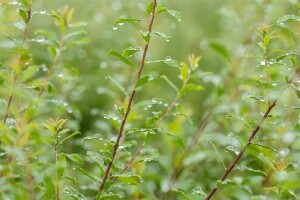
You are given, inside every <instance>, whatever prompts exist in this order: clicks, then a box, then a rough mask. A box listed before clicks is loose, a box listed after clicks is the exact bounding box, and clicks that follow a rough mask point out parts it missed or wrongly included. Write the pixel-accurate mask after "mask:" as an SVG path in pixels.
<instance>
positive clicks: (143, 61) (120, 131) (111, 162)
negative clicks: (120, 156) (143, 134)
mask: <svg viewBox="0 0 300 200" xmlns="http://www.w3.org/2000/svg"><path fill="white" fill-rule="evenodd" d="M156 5H157V0H153V9H152V15H151V20H150V23H149V26H148V32H149V34H151V32H152V26H153V22H154V18H155V10H156ZM149 42H150V40H149V41H148V42H147V43H146V45H145V47H144V50H143V57H142V62H141V65H140V68H139V70H138V73H137V78H136V81H135V84H134V87H133V90H132V92H131V95H130V97H129V101H128V104H127V108H126V112H125V115H124V118H123V120H122V123H121V126H120V129H119V134H118V137H117V140H116V142H115V145H114V149H113V153H112V159H111V161H110V162H109V164H108V166H107V168H106V171H105V174H104V177H103V180H102V182H101V184H100V186H99V189H98V192H101V191H102V189H103V187H104V185H105V183H106V181H107V179H108V176H109V173H110V170H111V167H112V164H113V162H114V160H115V157H116V154H117V150H118V147H119V143H120V140H121V138H122V136H123V131H124V127H125V124H126V121H127V118H128V115H129V112H130V109H131V105H132V103H133V98H134V96H135V92H136V86H137V83H138V80H139V79H140V77H141V74H142V72H143V69H144V66H145V61H146V55H147V52H148V47H149Z"/></svg>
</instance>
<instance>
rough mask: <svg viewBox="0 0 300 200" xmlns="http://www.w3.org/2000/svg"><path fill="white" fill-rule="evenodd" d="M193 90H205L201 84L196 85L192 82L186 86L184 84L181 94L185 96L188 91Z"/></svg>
mask: <svg viewBox="0 0 300 200" xmlns="http://www.w3.org/2000/svg"><path fill="white" fill-rule="evenodd" d="M191 90H198V91H201V90H204V88H203V87H202V86H201V85H195V84H192V83H191V84H187V85H186V86H184V87H183V88H182V89H181V90H180V92H179V95H180V96H183V95H184V94H185V93H186V92H188V91H191Z"/></svg>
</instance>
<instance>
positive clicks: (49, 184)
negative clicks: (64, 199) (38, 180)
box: [43, 175, 55, 199]
mask: <svg viewBox="0 0 300 200" xmlns="http://www.w3.org/2000/svg"><path fill="white" fill-rule="evenodd" d="M43 184H44V187H45V197H46V199H53V198H54V196H55V185H54V182H53V177H52V176H49V175H46V176H45V177H44V180H43Z"/></svg>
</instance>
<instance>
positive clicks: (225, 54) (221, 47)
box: [209, 42, 231, 61]
mask: <svg viewBox="0 0 300 200" xmlns="http://www.w3.org/2000/svg"><path fill="white" fill-rule="evenodd" d="M209 47H210V48H212V49H213V50H215V51H216V52H217V53H219V54H220V55H222V56H223V57H224V58H225V59H226V60H228V61H230V60H231V55H230V52H229V51H228V49H227V48H226V47H225V46H224V45H222V44H221V43H217V42H211V43H210V44H209Z"/></svg>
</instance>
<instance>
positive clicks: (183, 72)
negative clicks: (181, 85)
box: [180, 63, 189, 82]
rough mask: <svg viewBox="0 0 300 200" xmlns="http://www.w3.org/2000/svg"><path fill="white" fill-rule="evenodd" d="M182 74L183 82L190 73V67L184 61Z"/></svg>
mask: <svg viewBox="0 0 300 200" xmlns="http://www.w3.org/2000/svg"><path fill="white" fill-rule="evenodd" d="M180 75H181V79H182V82H185V81H186V79H187V77H188V75H189V67H188V66H187V64H185V63H182V67H181V70H180Z"/></svg>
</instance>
